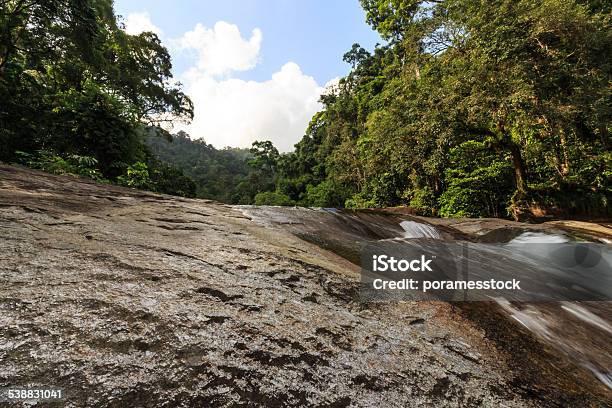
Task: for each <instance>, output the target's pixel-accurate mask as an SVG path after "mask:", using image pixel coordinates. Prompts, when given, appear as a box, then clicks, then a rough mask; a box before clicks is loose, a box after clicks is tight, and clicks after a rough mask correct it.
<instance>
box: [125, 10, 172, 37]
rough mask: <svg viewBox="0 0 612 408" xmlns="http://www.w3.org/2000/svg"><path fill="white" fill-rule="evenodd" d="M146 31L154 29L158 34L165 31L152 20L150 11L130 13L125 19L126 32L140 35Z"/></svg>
mask: <svg viewBox="0 0 612 408" xmlns="http://www.w3.org/2000/svg"><path fill="white" fill-rule="evenodd" d="M145 31H152V32H154V33H155V34H157V35H158V36H161V35H162V34H163V31H162V30H161V29H160V28H159V27H157V26H156V25H155V24H153V23H152V22H151V16H150V15H149V13H147V12H146V11H145V12H142V13H130V14H128V16H127V18H126V19H125V32H126V33H128V34H130V35H138V34H140V33H143V32H145Z"/></svg>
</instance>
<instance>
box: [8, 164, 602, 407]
mask: <svg viewBox="0 0 612 408" xmlns="http://www.w3.org/2000/svg"><path fill="white" fill-rule="evenodd" d="M0 181H1V184H0V224H1V225H2V236H1V237H0V247H1V249H2V250H1V251H0V279H1V281H2V285H0V312H1V313H0V326H1V330H0V387H6V386H48V387H58V388H62V389H64V390H65V394H66V397H67V399H66V400H65V403H64V406H67V407H81V406H96V407H124V406H134V407H149V406H169V407H195V406H227V407H231V406H321V407H323V406H325V407H328V406H335V407H345V406H364V407H369V406H450V407H463V406H476V405H481V406H502V405H503V406H508V407H512V406H515V407H529V406H555V404H556V401H555V400H554V399H553V398H552V397H549V396H544V397H542V395H540V394H538V389H537V388H533V387H532V388H530V387H531V385H530V383H529V381H524V382H522V383H520V384H518V383H517V373H518V372H519V371H517V369H516V368H514V367H511V366H510V364H509V359H508V356H507V355H506V353H505V351H504V350H500V349H498V348H497V347H496V345H495V343H494V342H493V341H492V340H490V339H487V338H486V337H485V333H484V332H483V330H482V329H480V328H479V327H478V326H477V325H475V324H474V323H472V322H471V321H470V320H467V319H465V318H464V317H463V315H462V313H461V312H460V311H458V310H456V309H455V308H454V307H452V306H451V305H448V304H444V303H434V302H420V303H407V302H405V303H396V304H386V305H377V304H371V305H368V304H362V303H360V302H359V298H358V292H357V287H358V275H357V273H356V268H355V266H354V265H352V264H350V263H349V262H347V261H346V259H344V258H342V257H339V256H337V255H335V254H334V253H332V252H328V251H326V250H324V249H321V248H320V247H318V246H316V245H313V244H311V243H308V242H305V241H302V240H300V239H299V238H297V237H296V236H295V235H293V234H291V233H290V232H289V231H282V230H277V229H272V228H267V227H265V226H262V225H260V223H259V222H258V221H257V220H255V219H254V218H255V217H253V216H245V215H243V209H242V208H233V207H231V206H225V205H220V204H216V203H213V202H210V201H208V200H188V199H180V198H176V197H169V196H163V195H156V194H152V193H146V192H141V191H135V190H129V189H124V188H119V187H114V186H106V185H97V184H94V183H91V182H88V181H84V180H80V179H77V178H71V177H61V176H54V175H48V174H44V173H40V172H36V171H32V170H27V169H20V168H14V167H9V166H0ZM170 214H171V215H170ZM203 219H205V220H206V221H205V222H206V223H203ZM159 225H164V226H166V227H168V228H160V227H159ZM172 226H174V227H177V226H185V227H194V228H174V227H172ZM360 228H361V229H362V231H365V232H368V231H366V230H367V225H360V227H359V228H357V229H355V230H352V232H351V233H355V234H357V233H358V232H359V231H358V230H359V229H360ZM370 232H371V233H372V234H374V235H376V234H378V235H382V234H383V232H382V231H381V230H379V229H377V230H375V229H373V230H372V231H370ZM86 235H87V236H91V237H92V239H84V236H86ZM406 316H415V317H416V320H415V319H414V318H406ZM419 319H423V320H424V321H426V322H427V323H426V324H422V323H421V322H420V321H419ZM439 339H443V340H439ZM540 385H541V384H540ZM576 393H579V394H580V396H581V399H580V400H579V402H580V404H579V405H597V404H599V405H601V403H602V401H604V402H605V400H602V397H601V396H600V395H597V394H590V393H589V391H588V390H587V389H580V390H578V391H576V390H573V391H572V390H568V391H567V394H568V395H569V396H568V397H567V398H566V399H565V400H564V401H570V402H571V401H577V399H576V398H577V397H576V396H575V395H576Z"/></svg>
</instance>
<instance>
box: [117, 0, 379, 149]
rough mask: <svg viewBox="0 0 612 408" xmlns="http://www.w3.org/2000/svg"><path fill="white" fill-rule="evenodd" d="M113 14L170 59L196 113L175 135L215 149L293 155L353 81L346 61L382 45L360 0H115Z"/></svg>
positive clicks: (176, 77)
mask: <svg viewBox="0 0 612 408" xmlns="http://www.w3.org/2000/svg"><path fill="white" fill-rule="evenodd" d="M115 12H116V13H117V14H118V15H120V16H122V18H123V22H124V23H125V29H126V31H127V32H128V33H130V34H138V33H140V32H142V31H153V32H155V33H157V34H158V35H159V37H160V38H161V40H162V43H163V44H164V45H165V46H166V47H167V48H168V51H169V52H170V54H171V56H172V61H173V74H174V77H175V79H177V80H178V81H180V82H181V83H182V84H183V89H184V91H185V92H186V93H187V95H189V96H190V97H191V99H192V101H193V103H194V108H195V109H194V120H193V121H192V122H191V123H190V124H189V125H181V124H177V125H176V126H175V128H174V129H173V131H178V130H185V131H186V132H187V133H189V134H190V135H191V137H192V138H194V139H196V138H197V139H200V138H203V139H204V140H206V142H207V143H211V144H213V145H214V146H215V147H217V148H222V147H225V146H232V147H250V145H251V143H252V142H253V141H255V140H271V141H272V142H273V143H274V145H275V146H276V147H277V148H278V149H279V150H280V151H284V152H286V151H291V150H293V145H294V144H295V143H297V142H298V141H299V140H300V139H301V138H302V136H303V135H304V131H305V129H306V127H307V125H308V122H309V121H310V118H311V117H312V115H313V114H314V113H316V112H317V111H318V110H320V109H321V105H320V103H319V102H318V100H319V96H320V95H321V93H323V92H325V89H326V87H328V86H330V85H333V84H334V83H335V82H336V81H337V80H338V78H340V77H342V76H345V75H346V74H347V73H348V71H349V69H350V67H349V65H348V64H346V63H344V62H343V61H342V55H343V54H344V53H345V52H346V51H348V50H349V49H350V48H351V45H352V44H353V43H356V42H357V43H359V44H361V45H362V46H363V47H364V48H366V49H369V50H372V49H373V48H374V46H375V44H376V43H382V40H381V39H380V37H379V36H378V34H377V33H376V32H375V31H373V30H372V29H371V28H370V27H369V26H368V25H367V24H366V23H365V13H364V11H363V10H362V9H361V7H360V5H359V1H358V0H224V1H219V0H175V1H174V2H172V3H170V2H168V1H167V0H165V1H161V0H115Z"/></svg>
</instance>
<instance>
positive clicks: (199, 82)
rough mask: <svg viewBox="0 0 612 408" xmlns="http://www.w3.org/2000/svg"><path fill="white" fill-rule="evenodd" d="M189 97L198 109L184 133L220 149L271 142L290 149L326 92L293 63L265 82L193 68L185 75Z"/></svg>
mask: <svg viewBox="0 0 612 408" xmlns="http://www.w3.org/2000/svg"><path fill="white" fill-rule="evenodd" d="M185 83H186V85H187V88H186V91H187V94H188V95H189V96H190V97H191V98H192V100H193V102H194V106H195V115H194V120H193V122H192V123H191V124H190V125H188V126H187V127H185V130H186V131H187V132H188V133H189V134H190V135H191V136H192V137H194V138H204V139H205V140H206V142H207V143H211V144H213V145H214V146H216V147H225V146H236V147H250V145H251V143H252V142H253V141H255V140H271V141H272V142H273V143H274V145H275V146H276V147H277V148H278V149H279V150H280V151H285V152H286V151H290V150H292V149H293V145H294V144H295V143H297V142H298V141H299V140H300V139H301V138H302V136H303V135H304V131H305V130H306V127H307V126H308V122H309V121H310V119H311V118H312V115H314V113H316V112H317V111H318V110H320V109H321V106H320V104H319V103H318V99H319V96H320V95H321V93H322V92H323V90H324V89H323V88H322V87H320V86H319V85H317V83H316V81H315V80H314V78H312V77H310V76H307V75H305V74H304V73H302V71H301V70H300V67H299V66H298V65H297V64H295V63H293V62H288V63H286V64H285V65H283V66H282V68H281V69H280V71H278V72H276V73H274V74H273V75H272V78H271V79H270V80H267V81H263V82H256V81H244V80H241V79H235V78H234V79H231V78H230V79H223V80H217V79H216V78H214V77H212V76H210V75H206V74H202V73H199V72H197V71H195V70H191V71H190V72H189V74H188V75H186V76H185Z"/></svg>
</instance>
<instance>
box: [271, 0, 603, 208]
mask: <svg viewBox="0 0 612 408" xmlns="http://www.w3.org/2000/svg"><path fill="white" fill-rule="evenodd" d="M361 3H362V6H363V8H364V9H365V11H366V15H367V21H368V23H369V24H371V25H372V27H373V28H374V29H376V30H378V32H379V33H380V34H381V36H382V38H384V39H385V40H387V44H385V45H383V46H377V47H376V49H375V50H373V52H368V51H367V50H365V49H363V48H362V47H361V46H359V44H355V45H353V47H352V49H351V50H349V51H348V52H347V53H346V54H345V55H344V61H346V62H347V63H349V64H350V65H351V67H352V69H351V72H350V73H349V75H347V76H346V77H345V78H343V79H342V80H341V81H340V84H339V86H338V87H337V89H336V90H335V92H333V93H331V94H328V95H324V96H322V103H323V104H324V109H323V110H322V111H321V112H319V113H317V114H316V115H315V116H314V117H313V118H312V121H311V123H310V126H309V127H308V129H307V131H306V135H305V136H304V137H303V139H302V140H301V141H300V142H299V143H298V144H297V145H296V149H295V152H293V153H291V154H288V155H285V156H282V157H280V158H279V160H278V162H277V166H278V169H277V176H276V187H275V190H274V191H275V192H276V194H277V195H283V196H285V197H286V198H287V199H288V200H289V201H291V202H294V203H297V204H300V205H314V206H334V207H336V206H346V207H352V208H363V207H387V206H398V205H408V206H411V207H412V208H414V209H415V210H416V211H418V212H420V213H422V214H426V215H434V214H435V215H441V216H468V217H485V216H495V217H506V216H509V215H512V216H514V217H516V218H522V217H523V216H526V215H530V214H531V213H534V212H538V211H539V212H542V213H548V214H553V215H559V214H561V213H563V214H565V215H572V214H591V215H597V214H599V215H603V214H609V211H610V198H611V193H612V191H611V184H610V179H611V176H612V167H611V162H612V154H611V152H610V115H611V113H612V109H611V102H612V99H611V94H610V91H611V82H610V64H611V61H612V55H611V52H610V51H611V48H612V30H610V16H611V13H610V3H608V2H601V1H566V0H544V1H539V0H538V1H535V0H520V1H516V0H497V1H476V0H439V1H415V0H362V1H361Z"/></svg>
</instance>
